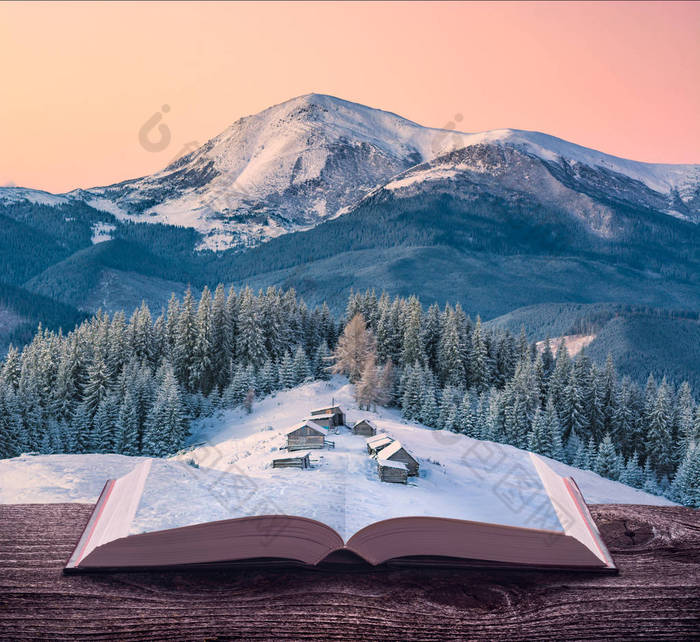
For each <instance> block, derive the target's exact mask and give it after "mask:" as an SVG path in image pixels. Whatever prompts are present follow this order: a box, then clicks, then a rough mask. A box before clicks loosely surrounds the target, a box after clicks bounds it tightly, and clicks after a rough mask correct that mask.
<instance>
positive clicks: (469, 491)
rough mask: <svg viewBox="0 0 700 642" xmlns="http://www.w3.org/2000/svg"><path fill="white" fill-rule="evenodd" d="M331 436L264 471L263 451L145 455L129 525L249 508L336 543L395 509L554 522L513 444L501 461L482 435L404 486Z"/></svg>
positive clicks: (548, 526)
mask: <svg viewBox="0 0 700 642" xmlns="http://www.w3.org/2000/svg"><path fill="white" fill-rule="evenodd" d="M333 440H334V442H335V448H334V449H331V450H315V451H314V450H312V451H310V459H311V462H312V467H311V468H310V469H306V470H300V469H292V468H280V469H271V467H270V463H269V459H268V460H265V461H257V460H256V461H255V462H253V463H252V464H250V465H247V466H246V465H244V464H243V463H238V462H236V463H233V464H226V465H225V466H222V468H225V469H220V468H206V467H204V466H201V467H199V468H195V467H192V466H190V465H188V464H187V463H185V462H181V461H174V460H154V461H153V466H152V469H151V473H150V475H149V478H148V481H147V483H146V486H145V489H144V492H143V495H142V497H141V500H140V502H139V506H138V510H137V511H136V515H135V518H134V520H133V523H132V524H131V527H130V531H129V532H130V533H131V534H136V533H143V532H150V531H155V530H163V529H167V528H176V527H181V526H189V525H192V524H200V523H204V522H209V521H217V520H223V519H233V518H238V517H250V516H255V515H294V516H299V517H306V518H309V519H314V520H316V521H319V522H322V523H324V524H326V525H327V526H329V527H331V528H333V529H334V530H335V531H336V532H337V533H338V534H339V535H340V536H341V537H342V538H343V539H344V541H348V540H349V539H350V537H351V536H352V535H353V534H354V533H356V532H357V531H359V530H361V529H362V528H364V527H366V526H368V525H370V524H372V523H375V522H378V521H382V520H385V519H390V518H394V517H414V516H428V517H446V518H452V519H462V520H470V521H480V522H487V523H494V524H503V525H508V526H520V527H525V528H537V529H543V530H554V531H561V530H562V527H561V523H560V521H559V519H558V517H557V514H556V512H555V510H554V507H553V505H552V502H551V500H550V499H549V494H548V492H547V490H546V489H545V487H544V485H543V483H542V480H541V478H540V476H539V474H538V473H537V471H536V470H535V468H534V466H533V463H532V461H531V459H530V458H529V456H528V453H526V452H523V451H517V450H515V449H513V453H509V457H508V460H507V461H506V462H504V461H502V460H500V459H498V458H496V457H491V458H490V457H487V456H484V452H485V451H484V450H483V445H484V444H486V446H488V444H489V443H490V442H475V444H476V448H475V449H474V450H473V451H470V452H468V453H463V454H462V455H461V456H460V458H459V459H458V460H457V461H455V460H452V461H449V460H446V461H447V463H445V464H442V465H438V464H435V463H431V462H426V461H425V460H422V461H421V469H420V474H419V476H418V477H409V478H408V484H406V485H404V484H393V483H387V482H382V481H380V479H379V477H378V475H377V462H376V460H375V459H373V458H371V457H370V456H369V455H368V454H367V450H366V445H365V440H364V438H363V437H360V436H358V435H352V434H349V433H347V432H345V433H341V434H338V435H333ZM407 447H408V448H412V450H414V451H416V450H418V447H417V446H415V445H413V446H407ZM423 448H425V446H424V447H423ZM494 452H497V451H496V450H494ZM279 456H284V454H283V453H281V454H280V455H279Z"/></svg>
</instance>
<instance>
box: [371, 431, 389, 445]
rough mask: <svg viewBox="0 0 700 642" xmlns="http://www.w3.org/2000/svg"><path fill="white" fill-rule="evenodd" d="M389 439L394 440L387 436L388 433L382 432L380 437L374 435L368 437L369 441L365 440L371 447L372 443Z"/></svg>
mask: <svg viewBox="0 0 700 642" xmlns="http://www.w3.org/2000/svg"><path fill="white" fill-rule="evenodd" d="M387 438H389V439H393V437H391V436H390V435H387V433H385V432H380V433H379V434H378V435H373V436H372V437H367V439H365V442H366V443H367V444H368V445H369V444H371V443H372V442H375V441H381V440H382V439H387Z"/></svg>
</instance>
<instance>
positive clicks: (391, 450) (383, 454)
mask: <svg viewBox="0 0 700 642" xmlns="http://www.w3.org/2000/svg"><path fill="white" fill-rule="evenodd" d="M402 448H403V446H402V445H401V442H400V441H395V442H393V443H391V444H389V445H388V446H387V447H386V448H383V449H382V450H380V451H379V455H377V459H381V460H382V463H383V460H384V459H388V458H389V457H391V456H392V455H395V454H396V453H397V452H398V451H399V450H401V449H402ZM406 454H408V452H407V453H406ZM409 457H410V454H409Z"/></svg>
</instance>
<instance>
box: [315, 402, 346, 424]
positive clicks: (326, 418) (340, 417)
mask: <svg viewBox="0 0 700 642" xmlns="http://www.w3.org/2000/svg"><path fill="white" fill-rule="evenodd" d="M311 419H312V420H313V421H315V422H316V423H318V424H320V425H322V426H325V427H326V428H336V427H337V426H344V425H345V413H344V412H343V409H342V408H341V407H340V406H326V407H324V408H316V409H314V410H312V411H311Z"/></svg>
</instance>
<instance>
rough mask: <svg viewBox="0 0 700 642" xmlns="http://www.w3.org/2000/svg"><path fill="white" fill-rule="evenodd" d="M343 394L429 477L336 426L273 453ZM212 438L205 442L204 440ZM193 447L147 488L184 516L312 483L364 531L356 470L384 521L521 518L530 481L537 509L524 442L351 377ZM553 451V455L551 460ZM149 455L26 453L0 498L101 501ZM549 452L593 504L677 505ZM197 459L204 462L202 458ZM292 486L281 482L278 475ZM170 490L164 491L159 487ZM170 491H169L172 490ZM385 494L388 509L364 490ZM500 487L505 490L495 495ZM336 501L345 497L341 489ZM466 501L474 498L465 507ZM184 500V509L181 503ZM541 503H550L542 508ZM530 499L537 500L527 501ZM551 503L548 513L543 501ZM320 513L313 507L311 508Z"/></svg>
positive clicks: (266, 505)
mask: <svg viewBox="0 0 700 642" xmlns="http://www.w3.org/2000/svg"><path fill="white" fill-rule="evenodd" d="M331 399H333V400H335V402H336V403H341V404H342V405H343V407H344V409H346V410H347V413H348V421H350V422H352V421H354V420H356V419H359V418H360V417H366V416H369V417H371V418H372V419H373V420H374V421H375V423H376V424H377V426H378V428H379V429H380V430H384V431H387V432H389V433H390V434H392V435H393V436H394V437H395V438H398V439H400V440H401V442H402V443H403V444H404V445H405V446H406V447H407V448H408V449H409V451H410V452H412V453H414V454H415V455H416V456H417V458H418V459H419V461H420V464H421V475H420V477H419V478H417V479H416V480H415V481H413V482H412V483H411V484H410V485H408V486H401V485H393V484H392V485H390V484H385V483H382V482H380V481H379V480H378V479H377V477H376V472H375V471H374V466H373V462H372V460H371V459H370V458H369V457H368V455H367V452H366V448H365V445H364V439H363V438H362V437H359V436H354V435H351V434H349V433H348V432H347V431H343V432H341V434H339V435H337V436H333V439H334V440H335V441H336V448H335V449H332V450H323V451H316V452H313V453H312V460H315V463H314V468H313V469H312V470H310V471H302V470H290V469H274V470H273V469H272V468H271V466H270V460H271V459H272V457H273V456H274V454H275V453H277V452H279V448H280V446H281V445H282V444H283V436H282V431H283V430H284V429H286V428H288V427H290V426H292V425H294V424H295V423H297V422H298V421H299V420H300V419H301V418H303V417H304V416H305V415H306V414H307V413H308V411H309V410H310V409H311V408H314V407H318V406H320V405H324V404H327V403H329V402H330V401H331ZM203 441H205V442H206V445H199V446H198V445H197V444H198V443H200V442H203ZM191 442H192V446H191V447H190V449H189V451H188V452H183V453H181V454H179V455H176V456H174V457H171V458H169V459H165V460H155V467H154V470H153V472H152V473H151V475H152V476H153V477H154V478H155V479H157V480H158V484H157V485H156V486H154V487H153V488H152V489H151V491H149V493H148V495H147V497H146V498H145V500H144V501H145V502H146V506H147V508H148V511H147V512H149V513H150V514H152V515H157V514H158V513H159V512H162V513H165V514H168V513H169V512H172V513H173V519H174V520H178V523H179V522H180V521H182V520H183V519H186V518H187V516H188V514H189V513H190V512H192V511H193V512H192V514H193V515H196V516H197V517H199V516H201V515H205V516H206V517H207V518H208V519H223V518H224V517H225V516H231V515H233V516H235V515H237V514H250V513H251V512H253V513H259V514H265V513H269V512H270V511H275V512H276V511H286V512H291V513H294V507H295V506H297V509H299V510H302V508H301V507H302V506H307V505H308V501H306V499H305V498H306V497H308V493H313V494H314V496H315V497H318V501H317V502H314V504H315V505H316V506H317V510H318V512H316V513H315V517H316V518H320V519H323V520H327V521H328V523H329V524H331V525H333V526H335V527H336V528H338V529H339V530H340V531H341V532H342V531H344V530H345V529H355V528H357V527H358V524H351V523H348V524H346V523H345V522H344V521H343V520H344V517H343V516H341V515H340V514H339V513H337V514H336V513H334V512H333V510H330V512H329V510H328V507H336V509H337V507H338V502H337V501H334V494H337V493H338V492H342V488H343V485H342V484H338V481H339V480H341V479H347V478H348V476H349V477H351V478H352V482H353V484H352V487H353V489H356V490H357V494H356V495H355V494H354V491H353V497H355V499H356V500H357V502H359V503H358V504H357V505H358V515H362V516H363V518H364V519H367V520H373V519H383V518H386V517H387V512H386V511H387V510H395V511H402V510H403V511H410V512H417V514H421V513H423V514H430V513H431V511H435V510H437V511H440V512H445V513H446V514H448V515H451V514H453V513H455V511H456V512H458V513H459V515H464V514H465V511H466V514H468V515H470V516H471V518H472V519H476V520H490V519H511V520H512V519H514V517H513V509H512V506H511V504H510V502H511V501H512V493H513V492H516V493H518V491H517V489H518V488H521V487H523V485H524V486H525V487H528V486H529V490H528V492H527V496H526V497H525V496H523V495H519V496H520V500H519V501H521V502H523V505H522V507H521V508H522V509H523V510H521V511H516V517H515V519H517V520H525V521H526V522H527V520H528V519H538V520H541V519H543V517H542V516H541V515H540V514H539V513H538V517H534V515H533V514H532V513H534V511H535V509H536V508H537V507H538V504H537V499H538V498H539V497H540V495H539V494H538V491H537V488H536V486H533V485H532V481H531V480H528V477H527V468H526V467H525V466H524V465H523V462H524V461H525V459H524V458H525V457H526V452H525V451H522V450H519V449H517V448H514V447H512V446H507V445H503V444H496V443H493V442H482V441H478V440H475V439H470V438H468V437H466V436H464V435H458V434H454V433H449V432H443V431H435V430H431V429H429V428H426V427H424V426H422V425H420V424H417V423H414V422H406V421H404V420H402V419H401V418H400V414H399V413H398V412H397V411H393V410H387V409H381V410H380V411H379V412H378V413H368V412H365V411H359V409H358V408H357V406H356V404H355V403H354V401H353V399H352V387H351V386H349V385H347V383H346V381H345V380H344V379H342V378H336V379H334V380H333V381H331V382H314V383H310V384H306V385H304V386H301V387H299V388H295V389H292V390H288V391H285V392H281V393H278V394H277V395H276V396H274V397H268V398H266V399H264V400H263V401H261V402H260V403H259V404H258V405H257V406H256V407H255V409H254V412H253V413H252V414H251V415H246V414H244V413H243V411H242V410H235V411H229V412H227V413H225V414H223V415H221V416H220V417H218V418H215V419H209V420H201V421H199V422H197V423H195V425H194V432H193V435H192V437H191ZM545 459H546V458H545ZM141 460H142V458H137V457H126V456H122V455H98V454H91V455H35V456H31V455H23V456H21V457H16V458H14V459H5V460H1V461H0V504H9V503H15V504H17V503H61V502H88V503H89V502H94V501H95V500H96V498H97V496H98V495H99V492H100V491H101V489H102V486H103V485H104V482H105V480H106V479H107V478H110V477H116V476H120V475H122V474H125V473H126V472H128V471H129V470H131V468H132V467H133V466H134V464H135V462H137V461H141ZM546 461H547V462H548V463H549V465H551V466H552V467H553V468H554V469H555V470H556V471H557V472H558V473H560V474H566V475H572V476H573V477H574V478H575V479H576V482H577V484H578V485H579V486H580V487H581V490H582V492H583V494H584V496H585V498H586V501H587V502H589V503H594V504H595V503H632V504H651V505H658V506H668V505H672V502H669V501H668V500H667V499H665V498H662V497H657V496H655V495H649V494H648V493H644V492H642V491H639V490H636V489H633V488H630V487H628V486H625V485H623V484H620V483H618V482H614V481H611V480H607V479H603V478H601V477H600V476H598V475H596V474H595V473H592V472H590V471H582V470H577V469H574V468H571V467H570V466H566V465H565V464H561V463H558V462H554V461H553V460H548V459H546ZM193 464H196V465H197V466H198V467H194V466H193ZM281 477H282V478H283V479H284V480H287V479H289V481H290V483H289V484H288V485H287V483H286V482H282V483H284V487H285V489H286V490H285V491H284V494H283V495H281V494H280V492H279V485H280V482H281V480H280V478H281ZM159 489H161V490H162V491H163V492H160V491H159ZM166 490H167V492H165V491H166ZM378 492H379V493H382V497H386V502H385V504H383V505H382V506H383V508H382V509H381V510H380V511H379V512H376V511H377V504H376V503H374V502H369V501H367V502H364V500H363V498H366V497H369V496H372V494H376V493H378ZM494 496H495V497H497V498H499V497H500V498H502V499H500V500H499V501H495V502H494ZM336 499H337V498H336ZM465 502H467V505H465ZM175 507H177V509H176V508H175ZM540 508H541V506H540ZM526 509H529V511H528V510H526ZM540 513H541V511H540ZM310 516H314V515H310Z"/></svg>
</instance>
